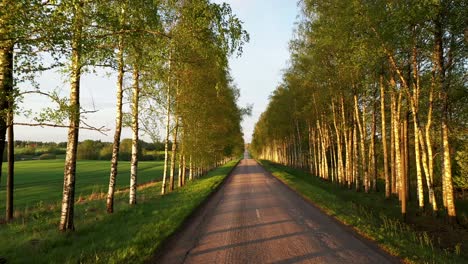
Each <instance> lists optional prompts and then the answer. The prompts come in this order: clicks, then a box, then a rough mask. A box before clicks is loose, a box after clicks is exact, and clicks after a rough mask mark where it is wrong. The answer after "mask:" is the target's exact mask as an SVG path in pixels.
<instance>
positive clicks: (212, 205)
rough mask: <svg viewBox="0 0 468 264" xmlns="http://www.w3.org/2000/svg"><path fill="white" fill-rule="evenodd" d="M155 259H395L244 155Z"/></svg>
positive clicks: (262, 261)
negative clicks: (216, 190) (218, 187)
mask: <svg viewBox="0 0 468 264" xmlns="http://www.w3.org/2000/svg"><path fill="white" fill-rule="evenodd" d="M151 262H154V263H170V264H174V263H203V264H204V263H277V264H280V263H285V264H286V263H328V264H330V263H376V264H380V263H395V262H397V260H395V259H393V258H391V257H389V256H388V255H386V254H385V253H383V252H382V251H380V250H379V249H378V248H377V247H376V246H375V245H372V243H370V242H369V241H365V240H364V239H362V238H357V237H356V235H354V234H353V233H352V232H349V230H348V229H347V228H345V227H343V226H342V225H341V224H339V223H337V222H336V221H334V220H332V219H331V218H330V217H329V216H327V215H325V214H323V213H322V212H321V211H320V210H318V209H317V208H315V207H314V206H312V205H311V204H310V203H308V202H306V201H304V200H303V199H302V198H301V197H300V196H299V195H297V194H296V193H295V192H293V191H291V190H290V189H289V188H287V187H286V186H284V185H283V184H282V183H281V182H279V181H278V180H276V179H275V178H273V177H272V176H271V175H269V174H268V173H267V172H266V171H265V170H264V169H263V168H262V167H261V166H260V165H258V164H257V162H256V161H255V160H253V159H248V156H246V159H244V160H242V161H241V162H240V163H239V165H238V166H237V167H236V168H235V169H234V171H233V173H232V174H231V176H230V178H229V179H227V182H226V183H225V184H224V186H223V187H222V188H221V189H220V190H219V191H218V192H217V193H216V194H215V195H214V196H213V197H211V198H210V200H209V201H208V202H207V204H205V206H204V207H203V208H202V209H201V210H200V212H198V213H197V214H196V215H195V216H194V217H193V219H191V220H190V221H189V222H188V224H187V225H186V226H185V228H184V229H183V230H182V231H181V232H180V233H179V234H177V235H176V236H175V237H173V238H172V241H169V243H168V244H167V246H166V247H165V248H163V251H162V253H161V254H160V255H159V256H157V258H156V259H153V260H151Z"/></svg>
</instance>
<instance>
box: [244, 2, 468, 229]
mask: <svg viewBox="0 0 468 264" xmlns="http://www.w3.org/2000/svg"><path fill="white" fill-rule="evenodd" d="M301 6H302V11H303V12H302V20H301V21H300V23H299V25H298V29H297V37H296V38H295V39H294V40H293V41H291V45H290V47H291V63H290V67H289V68H288V69H286V70H285V73H284V76H283V81H282V83H281V84H280V85H279V87H278V88H277V89H276V90H275V91H274V92H273V94H272V95H271V98H270V103H269V106H268V108H267V110H266V111H265V112H264V113H263V114H262V115H261V117H260V120H259V121H258V123H257V124H256V127H255V131H254V136H253V141H252V145H251V148H252V151H253V152H254V154H255V155H256V156H257V157H259V158H262V159H269V160H272V161H275V162H279V163H283V164H286V165H289V166H294V167H300V168H304V169H306V168H307V169H309V170H310V172H311V173H312V174H314V175H317V176H320V177H321V178H323V179H326V180H329V181H332V182H336V183H339V184H340V185H343V186H347V187H348V188H355V189H356V190H358V191H359V190H364V191H365V192H370V191H376V190H377V184H376V183H377V180H378V179H379V178H381V179H383V180H384V181H385V194H386V197H387V198H389V197H390V196H391V195H392V194H393V195H396V196H398V197H399V200H400V202H401V212H402V214H403V216H405V215H406V212H407V209H406V205H407V201H408V199H409V197H410V196H412V194H415V195H414V196H416V199H417V201H418V206H419V208H420V210H424V209H426V210H427V209H428V208H430V209H429V210H428V211H432V212H434V213H438V212H439V211H440V209H441V208H443V209H444V211H446V212H447V214H448V216H449V219H450V220H451V221H454V220H456V215H457V214H456V208H455V203H454V196H456V195H455V193H456V192H457V191H458V190H460V189H462V188H466V185H465V184H464V183H465V182H466V177H467V174H466V173H463V172H464V170H465V169H466V166H467V164H466V159H465V158H464V156H465V155H464V153H465V152H464V151H465V149H466V145H467V144H468V143H467V134H466V131H467V123H466V120H467V119H466V117H467V114H468V108H467V107H468V103H467V98H468V89H467V86H466V70H467V68H466V67H467V63H466V62H467V57H466V55H467V54H466V51H467V44H468V43H467V38H466V10H467V6H466V2H465V1H457V0H439V1H340V0H336V1H335V0H330V1H315V0H306V1H301ZM463 146H465V147H463ZM455 153H458V155H455ZM457 162H458V163H457ZM455 164H456V166H455ZM457 167H458V168H459V169H456V168H457ZM454 179H456V181H455V184H456V185H455V188H454V181H453V180H454ZM457 188H460V189H458V190H457ZM414 196H413V197H414ZM428 205H429V206H428Z"/></svg>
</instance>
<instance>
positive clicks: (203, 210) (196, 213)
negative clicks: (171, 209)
mask: <svg viewBox="0 0 468 264" xmlns="http://www.w3.org/2000/svg"><path fill="white" fill-rule="evenodd" d="M242 160H243V159H242V158H241V159H239V160H238V161H237V162H236V164H235V165H234V166H233V167H232V169H231V170H230V171H229V172H228V173H227V175H226V177H224V179H223V180H222V181H221V182H220V183H219V184H218V186H216V187H215V188H214V189H213V190H212V191H211V192H210V194H208V196H207V197H206V198H205V199H204V200H203V201H202V202H201V203H200V204H199V205H198V206H197V207H195V208H194V209H193V210H192V212H190V214H189V215H188V216H187V217H186V218H185V219H184V220H183V221H182V223H181V224H180V225H179V226H178V227H177V228H176V230H175V231H174V232H173V233H172V234H170V235H169V236H167V237H166V238H165V239H163V241H161V243H160V244H159V246H158V247H156V249H155V250H154V251H153V253H152V254H151V255H150V256H149V257H148V259H147V260H145V261H144V262H143V263H148V264H149V263H158V260H159V259H160V258H161V257H162V256H163V253H164V252H165V251H166V250H167V249H168V248H170V246H171V245H172V244H174V242H175V241H177V240H178V238H180V236H181V235H182V233H183V231H184V230H185V229H186V228H187V227H188V226H189V225H190V224H191V223H192V222H193V221H196V220H197V219H203V216H204V215H206V214H207V213H208V212H207V209H208V204H209V202H210V200H211V198H213V196H215V195H216V194H217V193H218V192H219V191H220V190H221V189H222V188H223V187H224V186H225V185H226V183H227V182H228V180H229V179H230V178H231V176H232V174H233V172H234V170H235V169H236V168H237V166H238V165H239V163H240V162H241V161H242Z"/></svg>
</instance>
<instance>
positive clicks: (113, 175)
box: [106, 36, 124, 213]
mask: <svg viewBox="0 0 468 264" xmlns="http://www.w3.org/2000/svg"><path fill="white" fill-rule="evenodd" d="M117 63H118V73H117V113H116V117H115V133H114V142H113V144H112V159H111V169H110V176H109V189H108V191H107V199H106V208H107V213H113V212H114V193H115V184H116V179H117V173H118V172H117V168H118V163H119V150H120V136H121V134H122V98H123V77H124V61H123V37H122V36H119V50H118V53H117Z"/></svg>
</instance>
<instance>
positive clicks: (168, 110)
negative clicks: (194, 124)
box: [161, 60, 171, 195]
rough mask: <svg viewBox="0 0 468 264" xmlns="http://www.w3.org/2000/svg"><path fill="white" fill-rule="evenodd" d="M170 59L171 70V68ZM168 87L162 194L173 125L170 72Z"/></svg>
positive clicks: (164, 187)
mask: <svg viewBox="0 0 468 264" xmlns="http://www.w3.org/2000/svg"><path fill="white" fill-rule="evenodd" d="M170 63H171V62H170V60H169V71H170V68H171V65H170ZM167 79H168V80H167V89H166V106H167V109H166V140H165V142H164V171H163V179H162V187H161V194H162V195H164V194H166V181H167V169H168V162H169V134H170V126H171V78H170V73H169V77H168V78H167Z"/></svg>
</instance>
